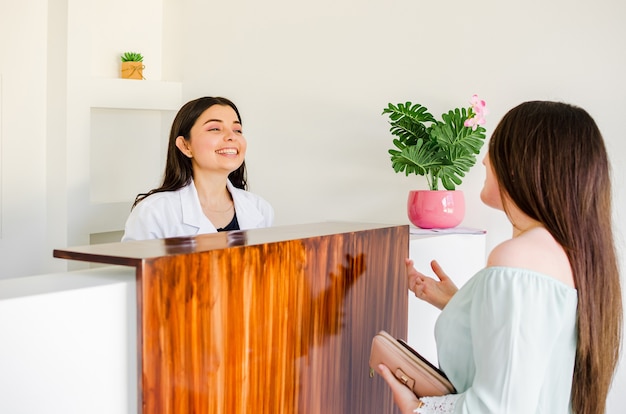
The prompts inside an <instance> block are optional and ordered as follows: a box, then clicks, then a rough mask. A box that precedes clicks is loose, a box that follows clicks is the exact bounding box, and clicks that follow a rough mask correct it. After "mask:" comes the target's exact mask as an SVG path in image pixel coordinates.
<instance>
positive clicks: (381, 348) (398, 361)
mask: <svg viewBox="0 0 626 414" xmlns="http://www.w3.org/2000/svg"><path fill="white" fill-rule="evenodd" d="M381 363H382V364H385V365H386V366H387V367H388V368H389V369H390V370H391V372H393V373H394V375H395V376H396V378H398V380H399V381H400V382H402V383H403V384H404V385H406V386H407V387H409V388H410V389H411V390H412V391H413V392H414V393H415V395H417V396H418V397H428V396H431V397H432V396H438V395H445V394H454V393H456V390H455V389H454V386H453V385H452V384H451V383H450V381H448V378H447V377H446V375H445V374H444V373H443V372H442V371H441V370H440V369H439V368H437V367H435V366H434V365H433V364H431V363H430V362H428V361H427V360H426V359H425V358H424V357H423V356H421V355H420V354H419V353H417V351H415V350H414V349H413V348H411V347H410V346H409V345H408V344H406V343H405V342H404V341H402V340H401V339H395V338H394V337H392V336H391V335H389V334H388V333H387V332H385V331H380V332H379V333H378V334H377V335H376V336H375V337H374V339H373V340H372V351H371V354H370V376H371V377H373V376H374V368H375V367H376V366H378V364H381Z"/></svg>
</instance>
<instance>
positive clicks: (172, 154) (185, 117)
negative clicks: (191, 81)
mask: <svg viewBox="0 0 626 414" xmlns="http://www.w3.org/2000/svg"><path fill="white" fill-rule="evenodd" d="M213 105H223V106H230V107H231V108H233V110H234V111H235V113H236V114H237V118H238V120H239V122H240V123H241V115H240V114H239V110H238V109H237V107H236V106H235V104H234V103H232V102H231V101H230V100H228V99H226V98H221V97H211V96H205V97H203V98H198V99H195V100H193V101H189V102H187V103H186V104H185V105H183V106H182V108H180V110H179V111H178V113H177V114H176V117H175V118H174V121H173V122H172V128H171V130H170V138H169V142H168V144H167V162H166V163H165V173H164V174H163V183H162V184H161V186H160V187H158V188H154V189H152V190H150V191H148V192H147V193H141V194H139V195H137V197H136V198H135V202H134V203H133V207H135V206H136V205H137V203H139V202H140V201H141V200H143V199H144V198H146V197H148V196H149V195H151V194H154V193H160V192H163V191H176V190H178V189H181V188H183V187H185V186H186V185H188V184H189V183H190V182H191V180H192V178H193V167H192V165H191V160H190V159H189V158H188V157H186V156H185V155H184V154H183V153H182V152H181V151H180V150H179V149H178V147H176V138H178V137H179V136H183V137H184V138H185V139H186V140H187V141H189V139H190V132H191V128H192V127H193V125H194V124H195V123H196V121H197V119H198V118H199V117H200V115H202V113H203V112H204V111H206V110H207V109H209V108H210V107H212V106H213ZM228 179H229V180H230V181H231V183H232V184H233V186H235V187H236V188H241V189H243V190H246V189H247V188H248V183H247V174H246V162H245V161H244V162H243V163H242V164H241V166H240V167H239V168H237V169H236V170H235V171H233V172H231V173H230V174H229V175H228Z"/></svg>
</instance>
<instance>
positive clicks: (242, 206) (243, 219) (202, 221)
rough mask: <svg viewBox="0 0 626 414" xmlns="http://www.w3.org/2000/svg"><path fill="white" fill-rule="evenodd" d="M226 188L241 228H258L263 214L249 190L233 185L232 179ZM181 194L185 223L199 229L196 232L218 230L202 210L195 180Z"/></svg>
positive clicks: (228, 181)
mask: <svg viewBox="0 0 626 414" xmlns="http://www.w3.org/2000/svg"><path fill="white" fill-rule="evenodd" d="M226 188H227V189H228V191H229V192H230V194H231V196H232V197H233V202H234V203H235V212H236V213H237V221H238V222H239V228H240V229H242V230H245V229H252V228H257V227H258V226H259V223H261V222H262V221H263V215H262V214H261V212H260V211H259V209H258V208H257V207H256V204H255V203H254V202H253V200H251V199H250V197H248V195H247V192H246V191H244V190H241V189H239V188H236V187H235V186H233V184H232V183H231V182H230V180H227V181H226ZM179 194H180V204H181V206H182V213H183V223H184V224H185V225H187V226H191V227H195V228H196V229H198V230H197V233H196V234H203V233H215V232H217V229H216V228H215V226H214V225H213V223H211V220H209V219H208V218H207V216H205V215H204V213H203V212H202V206H201V205H200V198H199V197H198V191H197V190H196V186H195V184H194V182H193V180H192V181H191V183H190V184H189V185H187V186H185V187H183V188H182V189H181V190H180V193H179Z"/></svg>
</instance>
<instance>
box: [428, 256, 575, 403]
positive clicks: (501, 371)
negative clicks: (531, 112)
mask: <svg viewBox="0 0 626 414" xmlns="http://www.w3.org/2000/svg"><path fill="white" fill-rule="evenodd" d="M577 304H578V297H577V291H576V289H574V288H572V287H570V286H567V285H565V284H563V283H561V282H560V281H558V280H557V279H554V278H552V277H550V276H547V275H543V274H540V273H537V272H533V271H531V270H526V269H518V268H509V267H488V268H485V269H483V270H481V271H480V272H478V273H477V274H476V275H474V276H473V277H472V278H471V279H470V280H469V281H468V282H467V283H466V284H465V285H464V286H463V287H462V288H461V289H460V290H459V291H458V292H457V293H456V294H455V295H454V296H453V297H452V299H451V300H450V302H448V304H447V305H446V307H445V308H444V309H443V311H442V312H441V314H440V316H439V318H438V319H437V323H436V326H435V337H436V340H437V353H438V360H439V365H440V367H441V368H442V369H443V371H444V372H445V373H446V374H447V375H448V378H449V379H450V381H451V382H452V383H453V384H454V386H455V387H456V389H457V392H458V397H455V398H454V399H453V401H449V402H450V403H452V404H450V405H449V408H450V409H451V411H448V410H445V409H444V410H442V411H441V412H454V413H497V414H503V413H507V414H514V413H524V414H528V413H551V414H554V413H571V412H572V410H571V404H570V399H571V398H570V394H571V385H572V374H573V371H574V360H575V356H576V335H577V332H576V308H577ZM444 400H445V399H444ZM436 402H437V401H436V399H435V400H434V401H432V400H431V401H429V403H430V404H428V405H430V406H431V407H433V405H432V403H436ZM441 402H444V401H441ZM444 405H445V404H444ZM437 412H439V411H437Z"/></svg>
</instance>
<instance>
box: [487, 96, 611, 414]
mask: <svg viewBox="0 0 626 414" xmlns="http://www.w3.org/2000/svg"><path fill="white" fill-rule="evenodd" d="M489 156H490V160H491V163H492V166H493V169H494V173H495V175H496V177H497V179H498V182H499V185H500V190H501V192H503V194H502V195H504V194H506V195H508V196H509V198H510V200H511V201H513V202H514V203H515V205H516V206H517V207H519V208H520V209H521V210H522V211H523V212H524V213H525V214H527V215H528V216H530V217H531V218H533V219H535V220H537V221H539V222H541V223H542V224H543V225H544V226H545V228H546V229H547V230H548V231H549V232H550V234H551V235H552V236H553V237H554V239H555V240H556V241H557V242H558V243H559V244H561V246H563V248H564V249H565V252H566V253H567V256H568V258H569V262H570V264H571V267H572V272H573V276H574V282H575V283H576V289H577V292H578V315H577V318H578V326H577V328H578V341H577V348H576V362H575V366H574V377H573V382H572V407H573V410H574V412H575V413H577V414H601V413H604V411H605V408H606V397H607V394H608V392H609V389H610V386H611V382H612V379H613V375H614V373H615V369H616V366H617V362H618V360H619V352H620V341H621V337H622V315H623V314H622V297H621V289H620V280H619V270H618V263H617V258H616V252H615V245H614V240H613V230H612V225H611V220H612V216H611V180H610V165H609V160H608V155H607V152H606V148H605V146H604V141H603V139H602V135H601V134H600V130H599V129H598V127H597V125H596V123H595V122H594V120H593V119H592V118H591V116H590V115H589V114H588V113H587V112H586V111H585V110H583V109H581V108H578V107H576V106H572V105H569V104H564V103H558V102H545V101H533V102H525V103H523V104H521V105H519V106H517V107H515V108H513V109H512V110H511V111H509V112H508V113H507V114H506V115H505V116H504V118H503V119H502V121H501V122H500V123H499V124H498V126H497V127H496V128H495V130H494V132H493V134H492V137H491V140H490V143H489Z"/></svg>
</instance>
